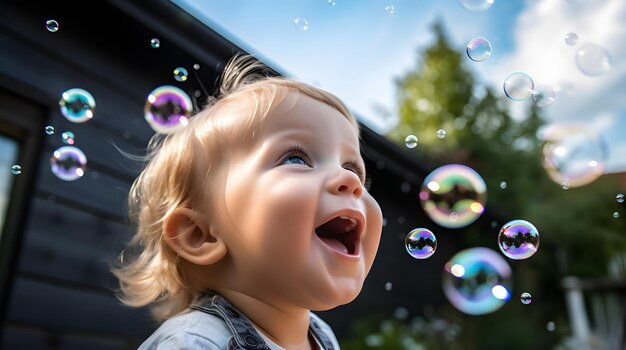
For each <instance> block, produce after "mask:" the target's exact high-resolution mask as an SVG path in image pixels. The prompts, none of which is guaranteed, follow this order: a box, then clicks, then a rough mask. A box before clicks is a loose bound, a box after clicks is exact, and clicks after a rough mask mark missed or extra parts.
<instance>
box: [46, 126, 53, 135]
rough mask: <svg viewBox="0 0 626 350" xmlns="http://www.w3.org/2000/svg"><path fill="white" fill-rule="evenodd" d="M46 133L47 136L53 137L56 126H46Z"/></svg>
mask: <svg viewBox="0 0 626 350" xmlns="http://www.w3.org/2000/svg"><path fill="white" fill-rule="evenodd" d="M45 131H46V134H47V135H53V134H54V126H52V125H48V126H46V128H45Z"/></svg>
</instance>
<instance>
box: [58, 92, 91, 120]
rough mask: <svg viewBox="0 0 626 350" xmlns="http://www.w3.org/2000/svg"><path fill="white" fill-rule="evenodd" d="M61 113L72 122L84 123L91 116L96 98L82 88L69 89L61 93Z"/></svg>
mask: <svg viewBox="0 0 626 350" xmlns="http://www.w3.org/2000/svg"><path fill="white" fill-rule="evenodd" d="M59 106H61V113H63V116H64V117H65V118H66V119H67V120H69V121H71V122H72V123H84V122H86V121H88V120H89V119H91V118H93V115H94V113H95V109H96V100H95V99H94V98H93V96H92V95H91V94H90V93H89V92H87V91H86V90H83V89H78V88H76V89H69V90H67V91H65V92H64V93H62V94H61V100H60V101H59Z"/></svg>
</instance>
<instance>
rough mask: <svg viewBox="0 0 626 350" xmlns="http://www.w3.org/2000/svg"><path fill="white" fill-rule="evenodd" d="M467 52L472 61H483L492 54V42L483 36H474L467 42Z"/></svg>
mask: <svg viewBox="0 0 626 350" xmlns="http://www.w3.org/2000/svg"><path fill="white" fill-rule="evenodd" d="M465 52H467V57H469V58H470V59H471V60H472V61H474V62H482V61H484V60H486V59H488V58H489V56H491V43H490V42H489V40H487V39H485V38H482V37H478V38H474V39H472V40H470V42H469V43H468V44H467V48H466V49H465Z"/></svg>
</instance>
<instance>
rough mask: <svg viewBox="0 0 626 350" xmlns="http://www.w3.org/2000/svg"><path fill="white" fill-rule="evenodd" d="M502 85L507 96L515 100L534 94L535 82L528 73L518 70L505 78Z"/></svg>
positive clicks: (521, 99) (524, 98) (522, 99)
mask: <svg viewBox="0 0 626 350" xmlns="http://www.w3.org/2000/svg"><path fill="white" fill-rule="evenodd" d="M502 87H503V89H504V94H505V95H506V97H508V98H510V99H511V100H514V101H524V100H526V99H527V98H529V97H530V96H532V94H533V90H534V88H535V83H534V82H533V80H532V79H531V78H530V77H529V76H528V75H527V74H526V73H522V72H516V73H513V74H511V75H509V76H508V77H507V78H506V79H505V80H504V84H503V86H502Z"/></svg>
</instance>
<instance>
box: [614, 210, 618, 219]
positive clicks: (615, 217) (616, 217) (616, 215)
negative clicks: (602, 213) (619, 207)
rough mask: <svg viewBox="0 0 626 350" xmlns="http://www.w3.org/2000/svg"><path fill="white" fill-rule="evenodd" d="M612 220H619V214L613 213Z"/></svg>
mask: <svg viewBox="0 0 626 350" xmlns="http://www.w3.org/2000/svg"><path fill="white" fill-rule="evenodd" d="M613 218H614V219H619V212H617V211H615V212H613Z"/></svg>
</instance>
